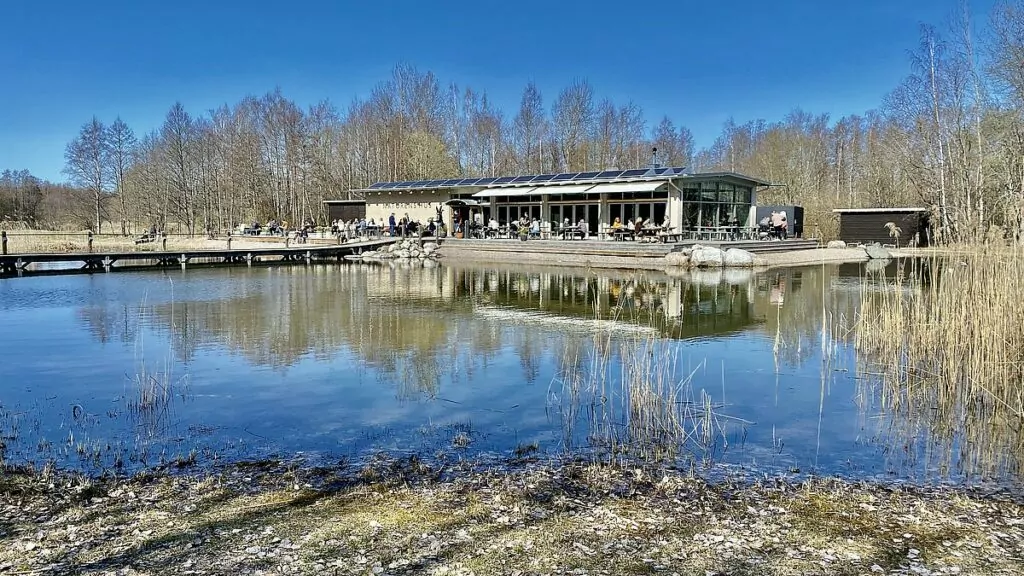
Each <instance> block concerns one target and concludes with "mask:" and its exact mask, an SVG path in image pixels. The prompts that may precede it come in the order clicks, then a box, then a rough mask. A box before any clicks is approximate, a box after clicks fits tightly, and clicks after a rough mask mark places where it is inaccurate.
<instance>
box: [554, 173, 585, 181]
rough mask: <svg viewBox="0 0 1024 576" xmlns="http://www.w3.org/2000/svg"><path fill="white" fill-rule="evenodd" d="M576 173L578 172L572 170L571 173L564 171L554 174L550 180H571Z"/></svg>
mask: <svg viewBox="0 0 1024 576" xmlns="http://www.w3.org/2000/svg"><path fill="white" fill-rule="evenodd" d="M577 174H579V172H572V173H569V172H566V173H565V174H559V175H557V176H555V177H554V178H552V180H555V181H564V180H572V179H573V178H575V177H576V175H577Z"/></svg>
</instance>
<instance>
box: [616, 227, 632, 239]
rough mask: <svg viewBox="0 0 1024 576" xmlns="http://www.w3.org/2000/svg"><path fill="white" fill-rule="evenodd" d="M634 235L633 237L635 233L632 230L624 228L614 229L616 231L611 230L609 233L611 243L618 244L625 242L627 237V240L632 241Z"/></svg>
mask: <svg viewBox="0 0 1024 576" xmlns="http://www.w3.org/2000/svg"><path fill="white" fill-rule="evenodd" d="M634 235H635V232H634V231H633V229H632V228H625V227H623V228H616V229H614V230H612V232H611V236H612V240H613V241H618V242H623V241H625V240H626V238H627V237H629V239H630V240H632V239H633V236H634Z"/></svg>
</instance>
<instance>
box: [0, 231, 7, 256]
mask: <svg viewBox="0 0 1024 576" xmlns="http://www.w3.org/2000/svg"><path fill="white" fill-rule="evenodd" d="M0 244H2V245H3V249H2V250H0V254H3V255H4V256H7V230H0Z"/></svg>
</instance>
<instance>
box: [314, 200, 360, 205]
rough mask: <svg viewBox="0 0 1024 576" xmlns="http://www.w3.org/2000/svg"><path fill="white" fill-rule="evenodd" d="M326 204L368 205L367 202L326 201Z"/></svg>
mask: <svg viewBox="0 0 1024 576" xmlns="http://www.w3.org/2000/svg"><path fill="white" fill-rule="evenodd" d="M323 203H324V204H366V200H324V201H323Z"/></svg>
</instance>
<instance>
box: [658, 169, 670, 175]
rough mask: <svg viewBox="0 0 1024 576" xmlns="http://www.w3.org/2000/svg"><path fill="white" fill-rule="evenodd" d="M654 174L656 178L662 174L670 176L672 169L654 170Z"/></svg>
mask: <svg viewBox="0 0 1024 576" xmlns="http://www.w3.org/2000/svg"><path fill="white" fill-rule="evenodd" d="M654 173H655V174H657V175H658V176H661V175H663V174H668V175H671V174H672V169H671V168H655V169H654Z"/></svg>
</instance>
